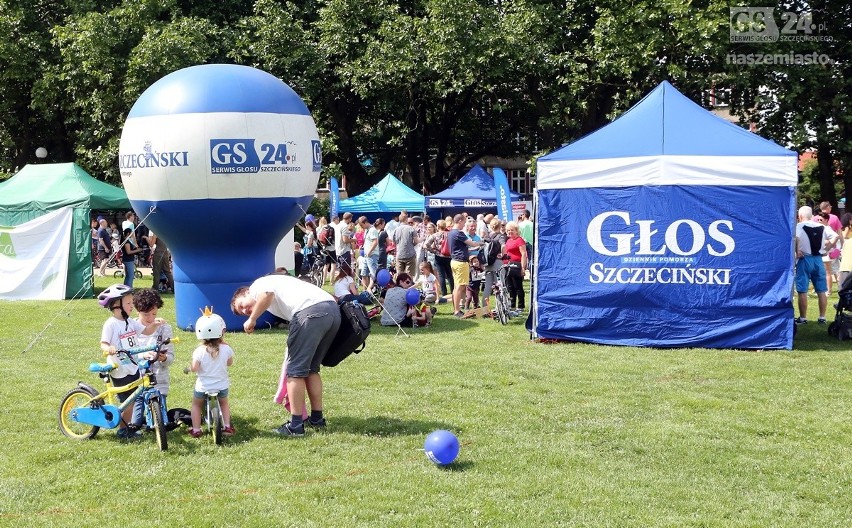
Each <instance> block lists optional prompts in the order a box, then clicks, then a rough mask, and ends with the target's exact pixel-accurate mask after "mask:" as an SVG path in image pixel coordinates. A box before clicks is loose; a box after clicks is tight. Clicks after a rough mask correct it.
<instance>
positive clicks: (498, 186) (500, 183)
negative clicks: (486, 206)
mask: <svg viewBox="0 0 852 528" xmlns="http://www.w3.org/2000/svg"><path fill="white" fill-rule="evenodd" d="M494 189H495V190H496V191H497V216H499V217H500V220H502V221H503V222H508V221H509V220H512V193H511V191H510V189H509V180H508V179H506V173H505V172H503V169H501V168H499V167H495V168H494Z"/></svg>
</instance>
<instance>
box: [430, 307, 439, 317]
mask: <svg viewBox="0 0 852 528" xmlns="http://www.w3.org/2000/svg"><path fill="white" fill-rule="evenodd" d="M429 310H430V311H431V312H432V315H435V314H436V313H438V309H437V308H435V307H434V306H430V307H429Z"/></svg>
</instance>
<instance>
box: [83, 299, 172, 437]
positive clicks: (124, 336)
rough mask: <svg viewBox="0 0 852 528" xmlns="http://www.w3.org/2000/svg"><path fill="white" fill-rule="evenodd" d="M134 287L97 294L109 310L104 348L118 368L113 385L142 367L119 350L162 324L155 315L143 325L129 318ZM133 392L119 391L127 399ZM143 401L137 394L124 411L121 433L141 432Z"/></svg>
mask: <svg viewBox="0 0 852 528" xmlns="http://www.w3.org/2000/svg"><path fill="white" fill-rule="evenodd" d="M132 293H133V290H131V289H130V288H129V287H127V286H125V285H124V284H113V285H112V286H110V287H109V288H107V289H105V290H104V291H103V292H101V293H100V294H99V295H98V304H100V305H101V306H103V307H104V308H106V309H107V310H109V312H110V317H109V318H108V319H107V320H106V322H104V325H103V328H102V329H101V350H102V351H104V352H105V353H106V354H107V362H108V363H110V364H111V365H114V366H115V368H114V369H113V370H112V371H111V372H110V373H109V375H110V377H111V378H112V384H113V386H114V387H124V386H125V385H128V384H130V383H133V382H134V381H136V380H137V379H139V367H138V366H137V365H136V363H134V362H133V361H131V360H130V358H128V357H127V356H125V355H122V356H117V355H116V353H117V351H119V350H128V349H131V348H136V347H138V346H141V343H140V339H142V336H150V335H151V334H153V333H154V332H155V331H156V330H157V328H159V327H160V326H162V324H163V320H162V319H160V318H156V319H154V320H152V321H151V322H150V323H149V324H147V325H144V324H142V323H140V322H139V321H137V320H135V319H131V318H130V314H131V313H132V312H133V298H132ZM130 394H131V391H125V392H121V393H119V394H118V399H119V401H121V402H124V400H126V399H127V398H128V397H129V396H130ZM142 413H143V401H142V399H141V398H137V399H136V401H135V402H133V405H130V406H128V407H127V408H126V409H125V410H124V411H123V412H122V415H121V418H122V422H121V425H119V428H118V436H119V438H123V439H133V438H137V437H139V436H140V435H141V432H140V431H139V428H140V427H141V425H142V419H143V415H142Z"/></svg>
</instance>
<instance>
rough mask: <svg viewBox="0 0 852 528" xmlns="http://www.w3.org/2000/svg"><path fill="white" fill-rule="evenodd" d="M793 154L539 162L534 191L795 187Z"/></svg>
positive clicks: (645, 157) (795, 173)
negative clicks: (712, 186) (609, 188)
mask: <svg viewBox="0 0 852 528" xmlns="http://www.w3.org/2000/svg"><path fill="white" fill-rule="evenodd" d="M796 161H797V160H796V156H795V155H792V156H639V157H627V158H607V159H592V160H560V161H546V160H539V161H538V165H537V172H538V174H536V187H537V188H539V189H542V190H543V189H586V188H590V187H631V186H636V185H735V186H770V187H773V186H796V184H797V183H798V172H797V167H796Z"/></svg>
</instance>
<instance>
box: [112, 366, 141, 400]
mask: <svg viewBox="0 0 852 528" xmlns="http://www.w3.org/2000/svg"><path fill="white" fill-rule="evenodd" d="M138 379H139V373H138V372H137V373H136V374H131V375H129V376H124V377H123V378H112V386H113V387H124V386H125V385H130V384H131V383H133V382H134V381H136V380H138ZM134 390H135V389H134ZM131 394H133V390H127V391H124V392H119V393H118V395H117V396H118V401H120V402H122V403H124V400H126V399H127V398H129V397H130V395H131Z"/></svg>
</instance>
